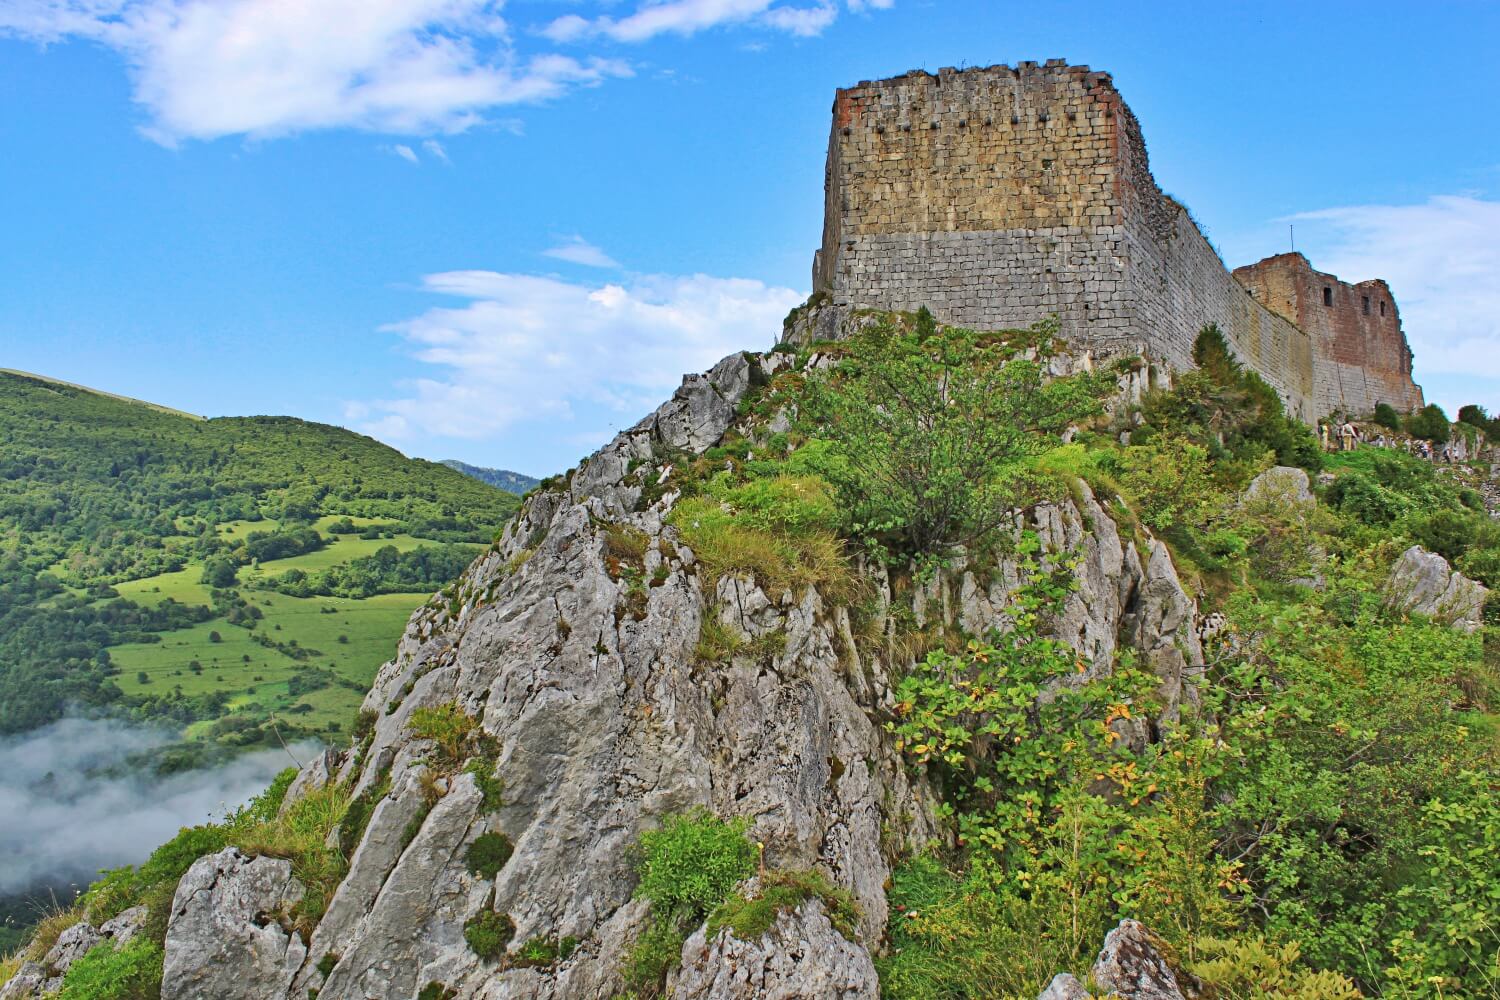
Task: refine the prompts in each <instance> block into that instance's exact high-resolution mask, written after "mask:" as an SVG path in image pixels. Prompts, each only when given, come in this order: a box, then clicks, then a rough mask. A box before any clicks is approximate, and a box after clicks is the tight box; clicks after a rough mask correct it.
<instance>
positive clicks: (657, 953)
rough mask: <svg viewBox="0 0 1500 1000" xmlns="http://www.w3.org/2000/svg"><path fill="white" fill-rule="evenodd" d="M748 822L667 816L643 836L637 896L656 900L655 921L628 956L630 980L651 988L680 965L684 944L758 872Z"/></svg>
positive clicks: (705, 814) (704, 815) (643, 988)
mask: <svg viewBox="0 0 1500 1000" xmlns="http://www.w3.org/2000/svg"><path fill="white" fill-rule="evenodd" d="M748 827H749V823H748V821H746V820H736V821H734V822H725V821H724V820H721V819H719V818H718V817H716V816H713V815H711V814H709V813H708V812H705V811H701V810H700V811H698V812H692V813H686V814H682V815H674V816H668V817H666V818H665V819H663V820H662V824H661V826H660V827H658V828H657V829H655V830H647V831H645V832H644V833H642V834H641V843H640V847H641V862H640V865H639V867H638V869H637V871H638V872H639V874H640V878H641V880H640V883H639V884H638V885H637V886H636V890H635V895H636V896H637V897H638V898H641V899H647V900H650V902H651V922H650V924H649V925H648V926H647V927H646V929H645V930H643V931H642V933H641V936H640V938H639V939H638V940H637V941H636V944H635V946H634V947H633V948H632V950H631V953H630V955H629V956H628V958H627V959H626V964H625V969H624V972H625V978H626V981H627V982H628V983H629V984H630V985H631V986H632V987H634V988H636V989H638V990H641V991H646V992H652V991H654V990H655V989H656V987H657V986H658V985H659V984H660V981H661V978H662V976H664V975H665V974H666V972H667V971H668V970H669V969H672V968H674V967H676V965H677V963H678V961H679V960H680V953H681V951H682V942H683V941H684V940H686V939H687V934H688V932H689V931H690V930H691V929H692V928H694V927H696V926H697V925H698V924H699V923H701V922H702V921H703V920H704V918H705V917H707V916H708V915H709V914H710V913H712V912H713V911H714V910H715V909H716V908H717V907H718V906H719V904H721V903H723V902H724V901H725V900H726V899H728V898H729V896H730V894H731V893H732V892H733V891H734V887H735V886H736V885H738V884H739V883H740V882H741V881H743V880H744V879H746V878H748V877H749V876H750V875H751V874H752V873H753V872H754V871H755V863H756V859H757V852H756V848H755V846H754V845H752V844H751V843H750V841H749V840H747V839H746V838H745V830H746V829H748Z"/></svg>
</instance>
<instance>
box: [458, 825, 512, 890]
mask: <svg viewBox="0 0 1500 1000" xmlns="http://www.w3.org/2000/svg"><path fill="white" fill-rule="evenodd" d="M514 851H515V845H513V844H512V843H511V842H510V838H509V837H507V836H506V835H505V834H503V833H481V834H480V835H479V836H478V837H475V838H474V843H472V844H470V845H469V853H468V855H467V856H466V858H465V861H466V863H467V864H468V866H469V871H471V872H473V873H474V874H475V875H478V876H479V877H480V878H484V879H491V878H494V877H495V876H496V875H498V874H500V869H501V868H504V867H505V863H506V862H507V861H509V860H510V856H511V854H512V853H513V852H514Z"/></svg>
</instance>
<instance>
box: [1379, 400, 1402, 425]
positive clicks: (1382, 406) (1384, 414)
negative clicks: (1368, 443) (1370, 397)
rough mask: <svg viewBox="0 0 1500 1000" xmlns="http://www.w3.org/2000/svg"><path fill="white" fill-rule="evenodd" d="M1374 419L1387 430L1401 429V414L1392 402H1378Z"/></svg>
mask: <svg viewBox="0 0 1500 1000" xmlns="http://www.w3.org/2000/svg"><path fill="white" fill-rule="evenodd" d="M1374 420H1375V422H1376V423H1377V424H1379V425H1380V426H1381V427H1384V428H1386V429H1387V430H1392V431H1399V430H1400V429H1401V414H1399V413H1397V412H1396V408H1395V407H1394V406H1392V405H1391V404H1390V403H1376V404H1375V417H1374Z"/></svg>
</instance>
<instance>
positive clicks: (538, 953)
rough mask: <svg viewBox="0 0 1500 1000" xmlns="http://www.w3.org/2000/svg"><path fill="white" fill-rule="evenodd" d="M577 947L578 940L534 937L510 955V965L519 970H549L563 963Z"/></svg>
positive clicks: (572, 938)
mask: <svg viewBox="0 0 1500 1000" xmlns="http://www.w3.org/2000/svg"><path fill="white" fill-rule="evenodd" d="M577 947H578V939H577V938H575V937H565V938H562V939H561V940H559V939H558V938H555V937H534V938H532V939H531V940H529V941H527V942H525V943H524V944H522V945H521V947H519V948H517V949H516V950H515V953H514V954H512V955H511V958H510V964H511V965H513V966H517V967H520V968H550V967H552V966H554V965H556V964H557V963H558V962H565V961H567V959H568V956H570V955H572V954H573V951H574V949H576V948H577Z"/></svg>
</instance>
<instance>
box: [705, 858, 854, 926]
mask: <svg viewBox="0 0 1500 1000" xmlns="http://www.w3.org/2000/svg"><path fill="white" fill-rule="evenodd" d="M809 899H821V900H822V901H823V909H824V911H825V912H826V913H827V914H828V920H829V922H830V923H832V924H833V926H834V929H835V930H837V931H838V932H839V933H840V934H842V935H844V937H846V938H848V939H849V940H851V941H853V940H854V938H855V934H856V932H857V928H858V927H859V909H858V908H857V907H856V906H855V905H854V897H853V896H851V895H850V894H849V892H848V891H847V890H845V889H836V888H834V887H833V885H832V884H831V883H829V881H828V877H827V876H826V875H824V874H823V873H822V872H820V871H783V872H768V873H766V875H765V877H764V878H762V879H761V882H760V894H759V895H757V896H755V897H754V898H753V899H752V898H747V897H744V896H739V895H732V896H730V897H729V898H728V899H726V900H725V901H724V902H723V903H720V904H719V906H718V908H717V909H715V910H714V912H713V913H712V914H711V915H710V916H709V918H708V929H707V934H708V937H709V938H710V939H712V938H714V937H716V936H717V935H718V933H719V931H721V930H723V929H724V928H725V927H728V928H729V929H730V931H731V932H732V933H733V934H734V936H735V937H737V938H739V939H740V940H742V941H754V940H756V939H757V938H759V937H760V936H761V935H762V934H764V933H765V932H766V931H768V930H770V929H771V925H772V924H773V923H775V922H776V917H777V915H779V914H781V913H786V912H788V911H790V910H795V909H796V908H797V907H799V906H801V905H802V904H803V903H804V902H805V901H807V900H809Z"/></svg>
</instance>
